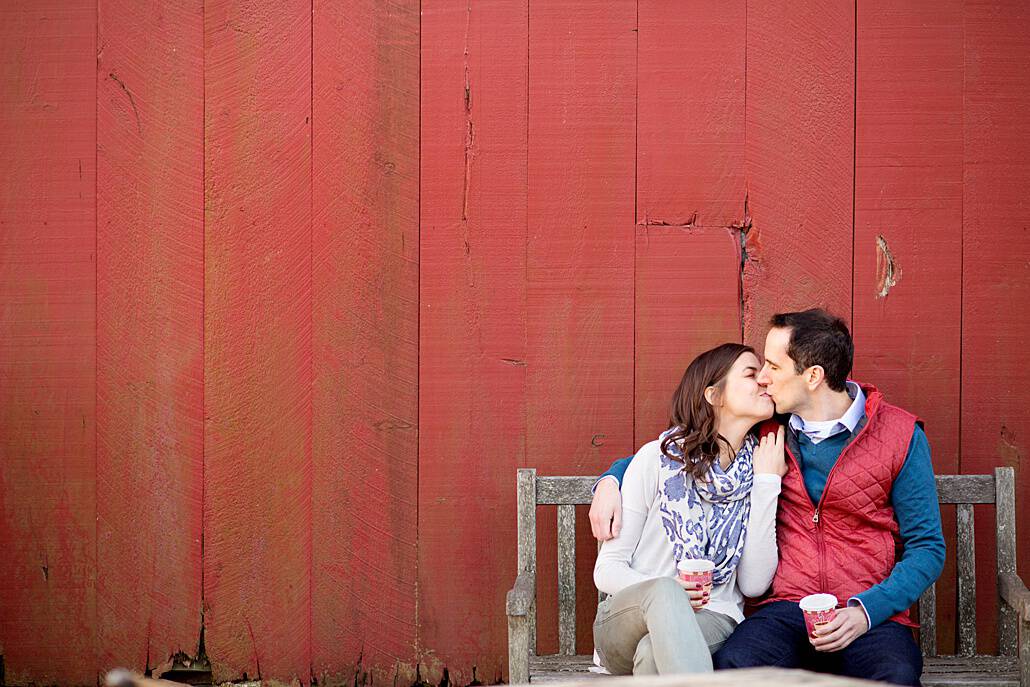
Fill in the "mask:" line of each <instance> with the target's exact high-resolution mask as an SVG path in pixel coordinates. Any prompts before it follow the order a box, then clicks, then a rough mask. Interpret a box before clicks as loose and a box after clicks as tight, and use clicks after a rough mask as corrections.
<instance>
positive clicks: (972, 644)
mask: <svg viewBox="0 0 1030 687" xmlns="http://www.w3.org/2000/svg"><path fill="white" fill-rule="evenodd" d="M956 515H957V520H956V523H957V524H956V533H955V534H956V537H955V546H956V548H957V549H958V551H957V552H956V562H957V567H958V655H959V656H972V655H974V654H975V653H976V543H975V541H974V535H973V533H974V528H973V504H971V503H960V504H958V507H957V513H956Z"/></svg>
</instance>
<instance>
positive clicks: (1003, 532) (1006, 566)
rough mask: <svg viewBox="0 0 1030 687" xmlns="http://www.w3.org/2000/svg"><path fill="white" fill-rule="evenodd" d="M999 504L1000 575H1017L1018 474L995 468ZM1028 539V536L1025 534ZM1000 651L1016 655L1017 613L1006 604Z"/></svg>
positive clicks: (1001, 615)
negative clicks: (1015, 573)
mask: <svg viewBox="0 0 1030 687" xmlns="http://www.w3.org/2000/svg"><path fill="white" fill-rule="evenodd" d="M994 476H995V479H996V480H997V483H998V484H997V489H998V503H997V507H996V508H995V517H996V523H995V524H996V527H997V530H998V548H997V551H998V574H999V575H1001V574H1003V573H1014V572H1016V472H1015V470H1013V469H1012V468H995V470H994ZM1023 536H1026V533H1025V532H1024V533H1023ZM998 650H999V653H1000V654H1001V655H1002V656H1015V655H1016V613H1015V611H1013V610H1012V609H1011V608H1009V606H1008V605H1007V604H1001V608H999V609H998Z"/></svg>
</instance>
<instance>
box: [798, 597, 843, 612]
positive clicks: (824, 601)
mask: <svg viewBox="0 0 1030 687" xmlns="http://www.w3.org/2000/svg"><path fill="white" fill-rule="evenodd" d="M836 607H837V597H835V596H834V595H833V594H809V595H808V596H806V597H805V598H803V599H802V600H801V610H802V611H827V610H829V609H831V608H836Z"/></svg>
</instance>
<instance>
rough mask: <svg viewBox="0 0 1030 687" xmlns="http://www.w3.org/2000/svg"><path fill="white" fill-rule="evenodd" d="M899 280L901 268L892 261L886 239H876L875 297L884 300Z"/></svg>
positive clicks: (880, 237)
mask: <svg viewBox="0 0 1030 687" xmlns="http://www.w3.org/2000/svg"><path fill="white" fill-rule="evenodd" d="M899 279H901V268H899V267H898V265H897V263H896V262H895V261H894V255H893V254H892V253H891V250H890V247H889V246H888V245H887V239H885V238H883V235H882V234H880V235H878V236H877V237H876V297H877V298H886V297H887V294H889V293H890V291H891V289H892V288H893V287H894V286H896V285H897V283H898V280H899Z"/></svg>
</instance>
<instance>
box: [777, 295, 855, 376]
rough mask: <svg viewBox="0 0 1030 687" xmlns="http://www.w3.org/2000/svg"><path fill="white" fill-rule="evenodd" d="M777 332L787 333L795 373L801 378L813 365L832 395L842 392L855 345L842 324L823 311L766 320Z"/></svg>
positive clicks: (785, 315)
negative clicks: (819, 370)
mask: <svg viewBox="0 0 1030 687" xmlns="http://www.w3.org/2000/svg"><path fill="white" fill-rule="evenodd" d="M769 324H770V325H771V326H773V327H776V328H782V329H790V344H789V345H788V346H787V355H789V356H790V357H791V359H792V360H793V361H794V371H795V372H797V373H798V374H801V373H802V372H804V371H805V370H806V369H808V368H809V367H812V366H813V365H819V366H820V367H822V368H823V371H824V372H825V373H826V384H827V385H828V386H829V387H830V388H831V389H833V390H834V391H844V390H845V388H846V387H845V382H846V381H847V379H848V373H850V372H851V365H852V363H853V361H854V359H855V342H854V341H852V340H851V332H849V331H848V325H846V324H845V323H844V320H842V319H840V318H839V317H837V316H836V315H831V314H830V313H828V312H826V311H825V310H823V309H822V308H812V309H811V310H804V311H802V312H783V313H777V314H775V315H773V316H772V318H771V319H770V320H769Z"/></svg>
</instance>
